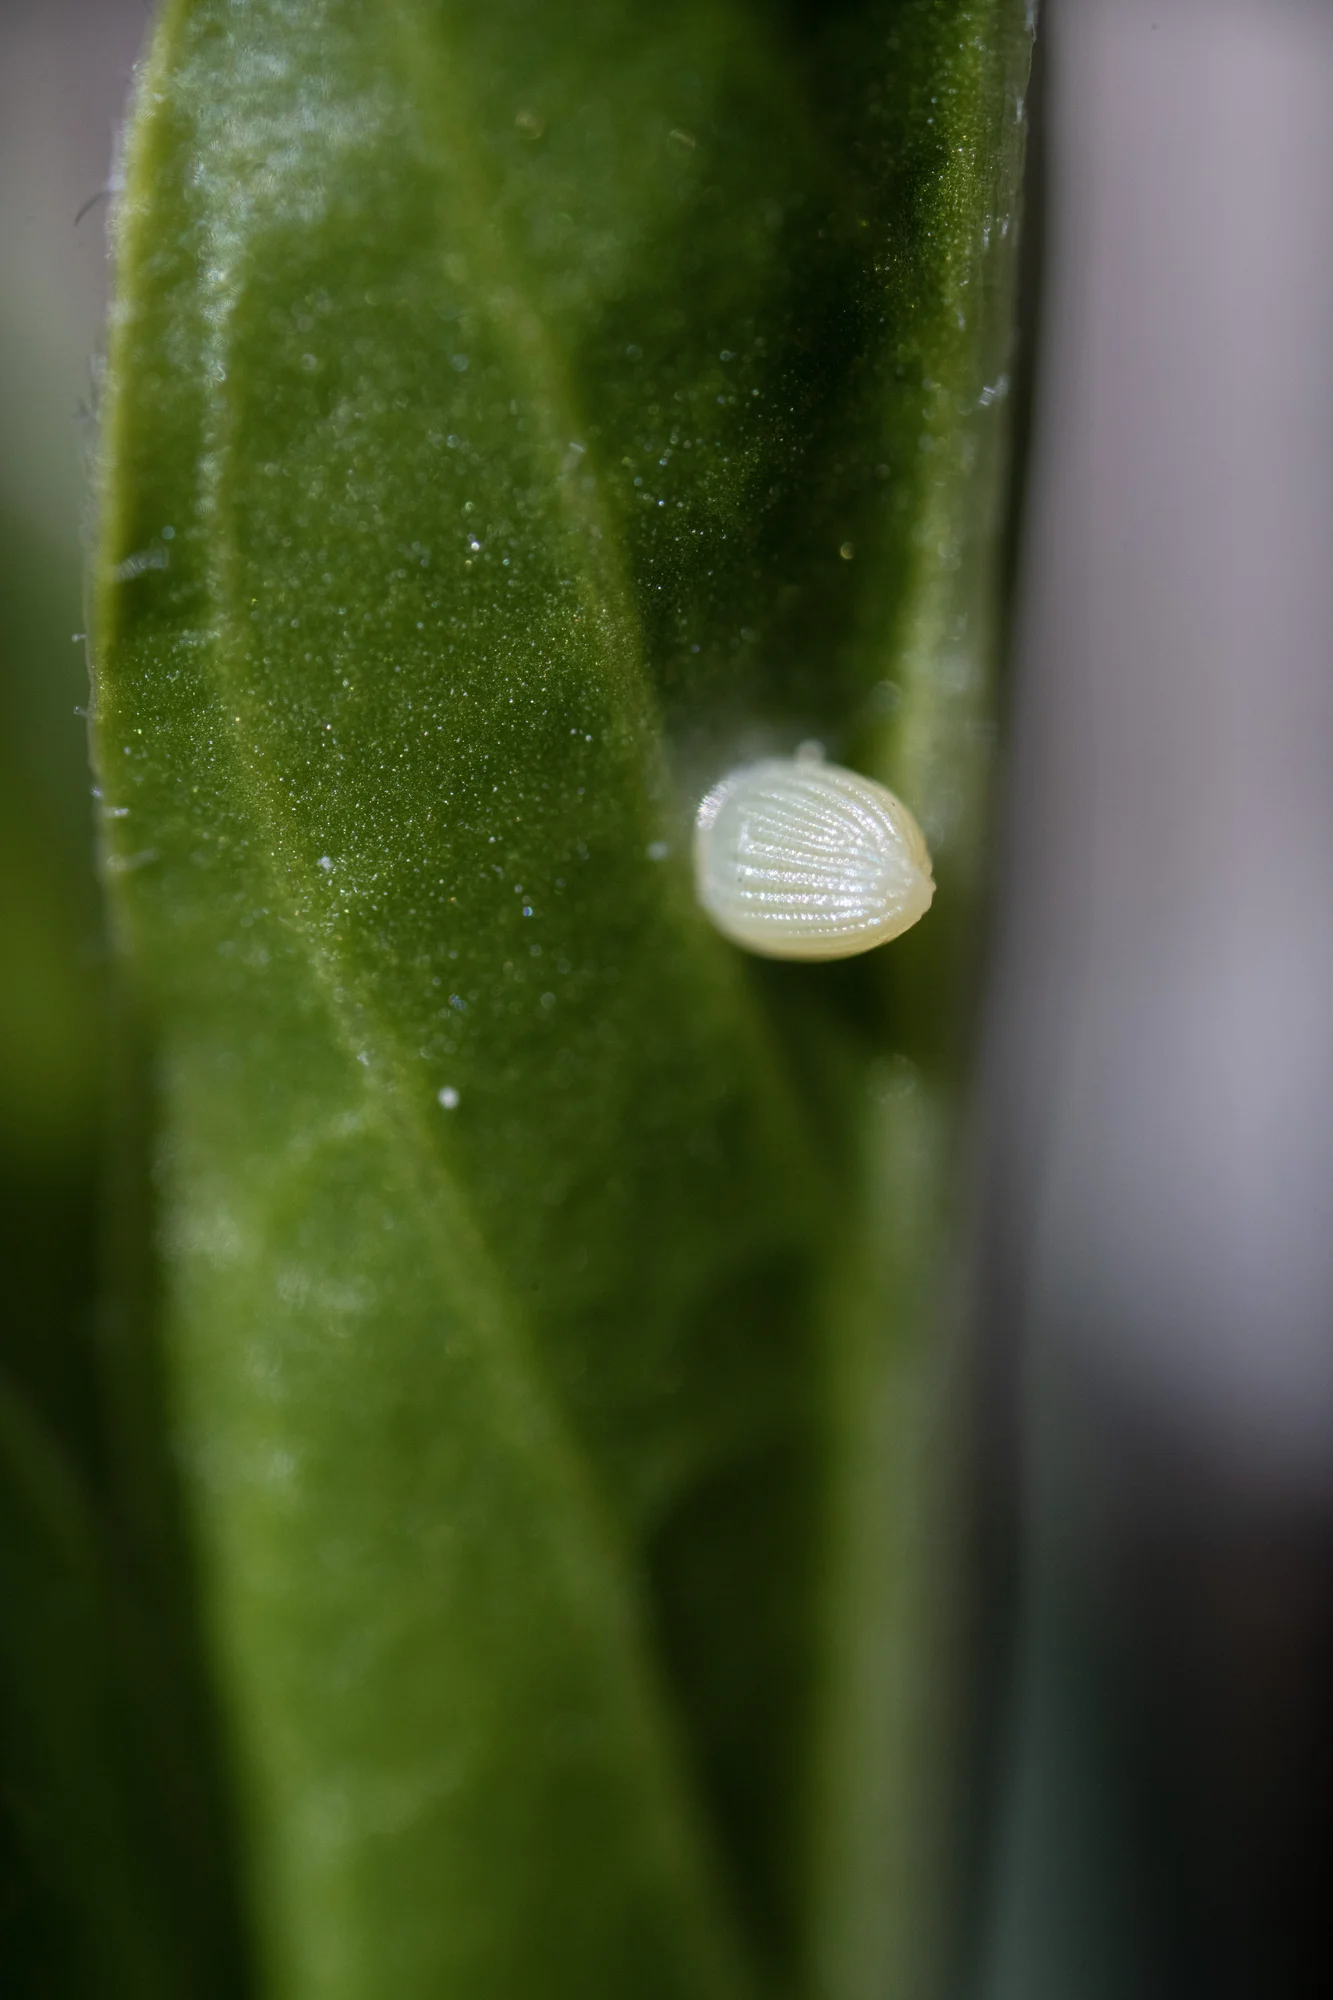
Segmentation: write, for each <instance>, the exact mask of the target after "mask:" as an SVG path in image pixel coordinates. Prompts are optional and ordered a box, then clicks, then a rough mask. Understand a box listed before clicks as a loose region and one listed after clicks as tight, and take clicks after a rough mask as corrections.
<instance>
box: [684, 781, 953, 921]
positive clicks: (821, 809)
mask: <svg viewBox="0 0 1333 2000" xmlns="http://www.w3.org/2000/svg"><path fill="white" fill-rule="evenodd" d="M694 867H695V885H696V889H697V893H698V897H699V901H700V903H701V904H702V905H703V907H704V909H705V910H706V911H707V912H708V914H709V916H710V917H711V918H712V920H713V922H714V923H715V924H716V925H717V927H718V929H719V930H720V931H721V932H722V933H723V935H724V936H725V937H729V938H730V939H732V941H733V942H734V943H736V944H740V945H744V946H745V947H746V949H747V950H749V951H754V952H759V953H761V954H762V955H764V956H765V957H768V958H805V959H822V958H823V959H826V958H849V957H851V956H852V955H853V954H854V953H856V952H861V951H869V950H870V949H871V948H872V946H874V945H878V944H884V943H887V941H888V940H889V939H890V938H894V937H897V936H898V935H899V934H900V932H902V931H905V930H908V929H909V928H910V927H911V925H913V924H914V923H916V922H917V920H918V919H919V918H920V917H923V916H924V915H925V913H926V911H927V910H928V909H929V908H930V903H931V898H932V897H933V895H934V893H935V884H934V881H933V879H932V875H931V866H930V852H929V850H928V848H927V846H926V842H925V838H924V836H923V834H922V832H921V829H920V827H919V826H918V825H917V823H916V820H915V819H914V818H913V816H912V814H911V813H910V812H909V810H908V808H907V807H906V806H905V805H904V804H903V802H902V800H901V799H899V798H897V797H896V796H895V795H894V793H892V792H891V791H889V790H888V788H887V787H886V786H884V785H880V784H876V782H875V780H874V779H873V778H865V777H862V776H861V775H860V774H859V773H858V772H856V771H848V770H844V769H843V768H842V767H841V766H840V765H837V764H826V763H824V762H823V761H822V760H821V759H820V758H818V757H813V756H810V755H808V754H806V755H801V756H798V757H794V758H791V757H771V758H767V759H765V760H764V761H763V762H762V763H758V764H749V765H745V766H743V767H742V768H741V769H740V770H737V771H733V772H731V773H730V775H729V776H728V777H726V778H724V779H723V780H722V781H721V783H720V784H718V785H715V786H714V787H713V789H712V790H711V791H710V792H709V793H708V795H707V796H706V798H705V799H704V800H703V803H702V804H701V805H700V807H699V811H698V814H697V815H696V818H695V828H694Z"/></svg>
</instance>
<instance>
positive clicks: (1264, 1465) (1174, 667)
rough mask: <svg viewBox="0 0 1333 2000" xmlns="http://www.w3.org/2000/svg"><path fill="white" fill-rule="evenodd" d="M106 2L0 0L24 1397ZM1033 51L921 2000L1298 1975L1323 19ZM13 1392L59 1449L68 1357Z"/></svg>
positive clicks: (1319, 693)
mask: <svg viewBox="0 0 1333 2000" xmlns="http://www.w3.org/2000/svg"><path fill="white" fill-rule="evenodd" d="M147 25H148V11H147V8H146V7H145V5H144V4H143V0H0V274H2V275H0V513H2V514H3V527H2V531H0V925H2V926H3V932H4V940H5V942H4V950H3V953H0V1192H2V1193H3V1210H4V1222H3V1237H2V1238H0V1254H2V1255H3V1257H4V1259H5V1274H6V1275H5V1280H4V1283H5V1293H6V1298H7V1301H8V1312H9V1316H10V1318H11V1321H12V1324H13V1326H15V1327H17V1328H19V1333H18V1335H17V1336H14V1337H15V1338H16V1339H17V1343H18V1346H19V1348H20V1349H21V1350H22V1351H23V1352H24V1353H25V1354H26V1361H25V1365H26V1366H27V1367H28V1368H29V1369H30V1370H32V1371H34V1372H35V1373H36V1374H38V1375H40V1373H41V1369H42V1365H43V1361H42V1356H43V1353H44V1351H45V1346H44V1329H45V1328H48V1327H50V1326H51V1325H52V1324H54V1323H55V1321H56V1319H60V1320H61V1322H62V1324H66V1325H68V1326H69V1327H71V1328H73V1329H74V1336H73V1337H75V1338H76V1341H77V1338H78V1337H82V1336H81V1335H80V1333H79V1329H80V1328H85V1329H86V1327H87V1326H89V1325H91V1324H92V1323H93V1322H92V1315H93V1304H92V1300H93V1273H92V1249H91V1246H92V1245H93V1243H94V1241H95V1235H96V1215H97V1192H96V1189H97V1162H98V1148H99V1144H100V1140H99V1131H100V1119H101V1105H100V1093H101V1088H102V1085H101V1082H100V1078H101V1076H102V1073H103V1055H104V1027H103V1017H104V1012H105V1005H104V998H103V974H102V967H103V957H104V954H103V945H102V940H101V933H100V927H99V918H98V911H97V902H96V896H95V892H94V886H93V877H92V870H91V861H90V853H91V820H90V813H89V807H88V780H87V775H86V766H85V757H84V740H83V724H82V721H81V719H80V717H79V716H78V715H77V714H76V712H75V711H76V709H77V708H79V707H81V706H82V704H83V703H84V701H85V700H86V668H85V662H84V653H83V645H82V641H81V639H76V638H75V636H74V635H76V634H81V633H82V630H83V624H84V618H83V609H82V582H81V571H82V547H81V535H82V527H83V516H84V491H85V453H86V450H87V446H88V425H87V418H86V415H85V416H84V417H83V418H81V417H80V415H79V411H80V408H81V407H82V408H83V409H84V410H85V412H86V409H87V406H88V403H89V399H90V363H91V361H92V358H93V356H94V355H95V353H96V349H97V345H98V339H99V331H98V329H99V323H100V318H101V311H102V304H103V299H104V292H105V257H104V221H105V215H106V203H105V201H104V200H96V201H94V205H93V206H92V207H91V208H89V209H87V211H86V212H85V213H84V214H83V215H82V217H81V219H78V220H76V218H78V217H79V213H80V210H81V209H83V208H84V205H85V204H86V203H88V202H89V201H90V200H93V198H94V197H97V196H98V195H99V191H100V190H102V189H103V188H104V187H105V185H106V183H107V180H108V176H109V173H110V170H111V161H112V156H113V136H114V129H115V126H116V123H117V121H118V119H119V117H120V114H121V109H122V106H123V102H124V96H125V92H126V89H127V86H128V83H129V79H130V71H131V65H132V63H133V61H134V59H135V56H136V54H137V52H138V50H139V47H140V44H141V41H142V38H143V35H144V33H145V31H146V28H147ZM1043 40H1044V48H1043V63H1044V76H1043V81H1042V86H1041V90H1040V93H1039V95H1040V100H1041V106H1042V109H1041V114H1040V124H1041V130H1040V134H1039V140H1040V154H1041V166H1040V171H1039V172H1038V174H1037V176H1036V180H1035V183H1034V201H1035V202H1036V203H1038V204H1039V209H1040V214H1039V216H1038V217H1037V218H1036V219H1037V220H1039V221H1040V222H1041V225H1042V226H1041V228H1040V230H1039V232H1038V234H1039V236H1040V240H1041V252H1042V254H1041V256H1040V259H1039V272H1040V276H1041V280H1042V282H1041V287H1040V293H1039V311H1038V312H1037V313H1036V315H1035V325H1036V354H1037V360H1038V367H1037V371H1036V378H1035V381H1036V386H1035V394H1034V401H1033V428H1032V437H1031V452H1030V456H1029V460H1028V465H1027V476H1026V482H1025V494H1026V508H1025V514H1024V528H1023V532H1022V536H1021V542H1020V560H1019V569H1018V582H1017V591H1016V622H1015V634H1014V645H1013V681H1012V686H1011V690H1010V713H1009V726H1008V738H1009V747H1010V763H1009V780H1008V796H1007V800H1006V803H1005V810H1004V816H1003V825H1002V831H1001V836H1000V866H999V881H1000V902H999V910H998V916H997V930H996V939H995V948H994V953H993V965H992V981H991V987H990V992H989V1000H988V1009H987V1026H986V1040H985V1054H984V1062H983V1086H982V1091H981V1109H980V1121H979V1122H980V1137H979V1148H978V1153H979V1162H980V1174H979V1180H980V1187H981V1197H980V1224H979V1239H978V1251H977V1261H978V1268H979V1273H980V1283H979V1287H978V1295H979V1302H980V1303H979V1308H978V1315H977V1319H978V1382H979V1385H980V1391H981V1393H980V1395H979V1398H978V1408H979V1416H980V1427H979V1444H978V1464H979V1467H980V1470H981V1477H980V1479H979V1492H978V1498H979V1506H978V1556H979V1561H978V1571H977V1575H978V1598H979V1603H980V1606H981V1608H982V1612H983V1615H982V1617H981V1619H980V1622H979V1632H980V1640H979V1646H980V1652H979V1666H978V1676H977V1679H978V1686H979V1688H980V1689H981V1691H982V1704H981V1705H982V1709H983V1711H984V1713H985V1716H986V1718H987V1725H988V1726H987V1728H986V1730H985V1731H984V1734H983V1749H982V1753H981V1754H980V1756H979V1758H978V1764H977V1771H976V1783H975V1799H976V1807H975V1813H976V1819H977V1842H976V1847H977V1857H978V1858H977V1863H976V1870H975V1875H976V1896H975V1904H976V1909H977V1912H978V1933H979V1940H980V1941H979V1946H978V1951H977V1953H976V1955H975V1962H974V1967H973V1972H974V1977H973V1985H972V1991H971V1992H970V1993H969V1996H968V2000H972V1995H973V1994H975V1996H976V2000H1112V1996H1114V2000H1155V1996H1159V1995H1160V1996H1163V2000H1167V1996H1170V2000H1176V1996H1192V1995H1195V1994H1198V1995H1201V1996H1202V1995H1207V1996H1209V2000H1227V1997H1228V1996H1231V1995H1235V1996H1238V2000H1239V1996H1242V1995H1244V1996H1247V2000H1257V1996H1265V1997H1266V1996H1286V1995H1289V1994H1290V1995H1295V1994H1303V1993H1305V1992H1307V1991H1308V1992H1310V1993H1312V1994H1313V1993H1316V1992H1322V1991H1323V1990H1325V1988H1326V1986H1327V1985H1328V1984H1330V1983H1333V1981H1331V1980H1330V1973H1331V1972H1333V1965H1331V1964H1330V1951H1329V1944H1330V1919H1329V1914H1328V1908H1329V1905H1330V1904H1333V1895H1330V1893H1329V1892H1330V1890H1333V1878H1331V1877H1330V1874H1329V1869H1328V1863H1329V1850H1330V1832H1333V546H1330V544H1331V541H1333V536H1331V533H1330V530H1331V529H1333V6H1331V5H1330V4H1329V0H1156V4H1150V0H1048V4H1047V5H1046V7H1045V10H1044V16H1043ZM76 1372H77V1371H76ZM47 1388H48V1392H49V1395H50V1396H53V1397H55V1398H56V1400H57V1401H59V1400H60V1399H61V1398H64V1399H65V1401H66V1402H67V1404H68V1405H69V1407H68V1408H66V1409H65V1410H64V1412H63V1417H62V1420H63V1421H65V1422H67V1423H69V1424H72V1425H74V1426H76V1427H77V1426H78V1424H79V1423H80V1422H81V1421H82V1419H81V1416H80V1410H79V1407H78V1404H79V1397H80V1394H81V1393H82V1392H81V1391H80V1389H79V1386H78V1383H77V1381H75V1382H74V1384H73V1386H72V1387H71V1386H69V1385H68V1384H56V1383H52V1384H48V1385H47ZM886 2000H898V1996H886ZM903 2000H909V1996H903Z"/></svg>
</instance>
